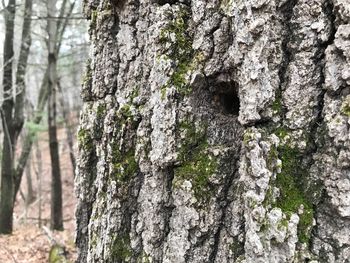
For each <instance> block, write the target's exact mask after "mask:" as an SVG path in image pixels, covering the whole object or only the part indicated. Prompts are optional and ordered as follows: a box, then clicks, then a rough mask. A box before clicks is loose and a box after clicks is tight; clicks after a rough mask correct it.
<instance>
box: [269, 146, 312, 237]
mask: <svg viewBox="0 0 350 263" xmlns="http://www.w3.org/2000/svg"><path fill="white" fill-rule="evenodd" d="M279 154H280V158H281V160H282V170H281V173H279V174H277V177H276V181H275V184H276V187H278V188H279V189H280V196H279V198H278V199H277V202H276V206H277V207H279V208H281V209H282V211H283V212H284V213H286V214H287V215H288V214H291V213H298V211H299V209H300V208H301V207H303V211H304V212H303V213H302V214H300V215H299V218H300V220H299V224H298V237H299V241H300V242H301V243H308V242H309V240H310V234H311V228H312V221H313V208H312V203H311V202H310V200H308V198H307V196H306V194H305V192H304V187H305V179H306V175H307V171H306V169H305V168H303V167H302V159H303V156H302V154H301V153H300V152H299V151H298V150H296V149H293V148H291V147H289V146H282V147H279Z"/></svg>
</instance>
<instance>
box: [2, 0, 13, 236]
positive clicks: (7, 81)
mask: <svg viewBox="0 0 350 263" xmlns="http://www.w3.org/2000/svg"><path fill="white" fill-rule="evenodd" d="M4 12H5V26H6V35H5V42H4V53H3V56H4V60H3V61H4V66H3V102H2V105H1V120H2V127H3V129H4V138H3V148H2V159H1V180H0V182H1V187H0V234H8V233H11V232H12V223H13V219H12V214H13V205H14V204H13V201H12V200H13V196H14V184H13V169H14V158H15V157H14V152H15V145H16V142H15V139H16V136H15V129H14V126H13V112H12V111H13V108H14V99H13V77H12V74H13V61H14V52H13V37H14V27H15V24H14V21H15V16H16V0H10V1H9V2H8V5H7V6H6V8H5V10H4Z"/></svg>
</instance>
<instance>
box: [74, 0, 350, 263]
mask: <svg viewBox="0 0 350 263" xmlns="http://www.w3.org/2000/svg"><path fill="white" fill-rule="evenodd" d="M349 7H350V5H349V1H344V0H312V1H310V0H298V1H296V0H287V1H279V0H268V1H267V0H245V1H236V0H233V1H228V0H222V1H218V0H192V1H185V0H183V1H167V0H154V1H135V0H125V1H109V0H102V1H94V0H86V1H84V10H85V12H86V15H87V17H88V18H89V19H90V31H89V32H90V34H91V43H92V52H91V53H92V56H93V57H92V58H91V60H90V61H89V62H88V67H87V71H86V77H85V79H84V85H83V89H82V97H83V100H84V106H83V111H82V114H81V124H80V129H79V132H78V139H79V158H78V159H77V167H78V168H77V175H76V190H77V196H78V198H79V204H78V208H77V212H76V217H77V229H78V232H77V246H78V248H79V250H80V253H79V259H78V262H105V263H108V262H162V263H173V262H176V263H186V262H197V263H202V262H210V263H212V262H217V263H226V262H247V263H250V262H334V263H335V262H348V261H349V258H350V250H349V247H350V239H349V229H350V205H349V196H350V186H349V174H350V162H349V156H350V143H349V124H348V123H349V121H350V95H349V87H350V86H349V85H350V71H349V67H350V52H349V51H350V50H349V47H350V25H349V21H350V12H349V10H350V9H349Z"/></svg>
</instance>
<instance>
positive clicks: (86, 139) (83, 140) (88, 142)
mask: <svg viewBox="0 0 350 263" xmlns="http://www.w3.org/2000/svg"><path fill="white" fill-rule="evenodd" d="M78 143H79V148H81V149H84V150H85V151H91V150H92V149H93V147H94V145H93V140H92V138H91V136H90V134H89V132H88V131H87V130H85V129H83V128H80V130H79V131H78Z"/></svg>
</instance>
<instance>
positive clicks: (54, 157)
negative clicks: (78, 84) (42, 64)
mask: <svg viewBox="0 0 350 263" xmlns="http://www.w3.org/2000/svg"><path fill="white" fill-rule="evenodd" d="M47 10H48V18H49V19H48V21H47V33H48V36H49V38H48V50H49V54H48V73H49V74H48V75H49V78H48V128H49V144H50V156H51V175H52V179H51V180H52V181H51V228H52V229H55V230H63V216H62V183H61V168H60V161H59V148H58V139H57V123H56V115H57V110H56V92H57V53H56V44H57V43H56V41H57V24H56V23H55V21H54V20H53V19H50V18H51V17H54V16H55V15H56V1H55V0H48V3H47Z"/></svg>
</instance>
